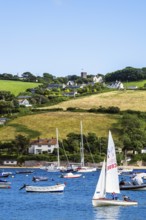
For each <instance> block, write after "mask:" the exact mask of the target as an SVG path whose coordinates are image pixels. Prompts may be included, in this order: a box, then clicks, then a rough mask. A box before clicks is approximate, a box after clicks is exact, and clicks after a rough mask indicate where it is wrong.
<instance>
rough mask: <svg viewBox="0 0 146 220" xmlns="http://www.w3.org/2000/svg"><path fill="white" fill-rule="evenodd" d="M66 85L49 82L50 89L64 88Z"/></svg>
mask: <svg viewBox="0 0 146 220" xmlns="http://www.w3.org/2000/svg"><path fill="white" fill-rule="evenodd" d="M65 87H66V85H65V84H49V85H48V89H50V90H51V89H64V88H65Z"/></svg>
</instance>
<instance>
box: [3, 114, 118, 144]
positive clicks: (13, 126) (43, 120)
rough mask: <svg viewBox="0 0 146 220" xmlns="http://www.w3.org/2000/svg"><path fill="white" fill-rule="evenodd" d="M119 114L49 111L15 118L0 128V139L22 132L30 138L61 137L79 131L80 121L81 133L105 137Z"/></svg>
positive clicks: (11, 137)
mask: <svg viewBox="0 0 146 220" xmlns="http://www.w3.org/2000/svg"><path fill="white" fill-rule="evenodd" d="M118 117H119V116H109V115H105V114H104V115H103V114H92V113H71V112H51V113H50V112H49V113H44V114H36V115H28V116H23V117H19V118H16V119H15V120H13V121H10V122H9V123H8V124H7V125H5V126H3V127H1V128H0V134H1V135H0V141H6V140H7V141H8V140H11V139H14V138H15V136H16V135H18V134H22V135H25V136H27V137H30V138H31V139H34V138H37V137H40V138H51V137H56V128H58V131H59V139H63V138H65V137H66V135H67V134H69V133H70V132H74V133H78V134H79V133H80V121H82V122H83V133H84V134H87V133H90V132H94V133H96V135H97V136H99V137H100V136H105V137H107V134H108V130H109V129H111V130H113V129H114V125H115V124H116V123H117V120H118Z"/></svg>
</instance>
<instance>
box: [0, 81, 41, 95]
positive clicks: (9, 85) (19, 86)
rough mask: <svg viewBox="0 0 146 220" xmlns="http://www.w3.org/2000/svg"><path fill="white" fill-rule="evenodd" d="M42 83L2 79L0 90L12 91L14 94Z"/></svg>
mask: <svg viewBox="0 0 146 220" xmlns="http://www.w3.org/2000/svg"><path fill="white" fill-rule="evenodd" d="M38 85H40V83H31V82H20V81H11V80H0V90H5V91H10V92H11V93H12V94H14V95H18V94H19V93H20V92H25V91H26V89H28V88H35V87H37V86H38Z"/></svg>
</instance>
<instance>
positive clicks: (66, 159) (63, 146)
mask: <svg viewBox="0 0 146 220" xmlns="http://www.w3.org/2000/svg"><path fill="white" fill-rule="evenodd" d="M61 144H62V147H63V150H64V153H65V157H66V160H67V163H68V164H69V160H68V157H67V154H66V151H65V147H64V144H63V140H62V139H61Z"/></svg>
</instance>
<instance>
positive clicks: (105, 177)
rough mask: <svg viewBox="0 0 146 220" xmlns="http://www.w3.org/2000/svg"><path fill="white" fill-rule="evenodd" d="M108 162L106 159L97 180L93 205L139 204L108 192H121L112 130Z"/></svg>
mask: <svg viewBox="0 0 146 220" xmlns="http://www.w3.org/2000/svg"><path fill="white" fill-rule="evenodd" d="M106 162H107V163H106V164H105V160H104V162H103V166H102V169H101V172H100V176H99V179H98V182H97V186H96V190H95V193H94V196H93V199H92V204H93V206H131V205H137V204H138V203H137V202H136V201H132V200H129V199H128V200H119V199H118V198H117V199H116V198H115V199H112V198H108V193H110V194H112V193H114V194H115V193H116V194H119V193H120V188H119V178H118V169H117V160H116V153H115V145H114V142H113V139H112V135H111V132H110V131H109V136H108V148H107V161H106Z"/></svg>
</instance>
